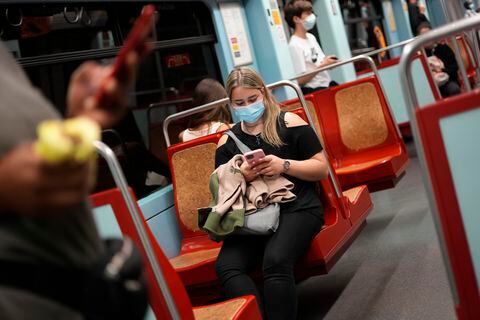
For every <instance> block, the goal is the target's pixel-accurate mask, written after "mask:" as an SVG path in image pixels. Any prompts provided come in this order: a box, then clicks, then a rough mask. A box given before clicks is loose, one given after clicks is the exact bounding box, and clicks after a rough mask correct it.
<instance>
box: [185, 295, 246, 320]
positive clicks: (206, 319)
mask: <svg viewBox="0 0 480 320" xmlns="http://www.w3.org/2000/svg"><path fill="white" fill-rule="evenodd" d="M247 302H248V300H247V299H246V298H242V297H240V298H236V299H232V300H228V301H225V302H221V303H216V304H213V305H210V306H204V307H197V308H194V309H193V315H194V316H195V319H196V320H227V319H234V318H235V316H236V314H237V313H238V312H239V311H240V309H241V308H242V307H243V306H244V305H245V304H246V303H247Z"/></svg>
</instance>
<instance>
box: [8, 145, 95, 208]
mask: <svg viewBox="0 0 480 320" xmlns="http://www.w3.org/2000/svg"><path fill="white" fill-rule="evenodd" d="M0 181H3V182H5V183H2V185H0V211H3V212H9V213H17V214H23V215H33V214H43V213H45V214H55V213H62V212H64V210H65V209H67V208H69V207H72V206H74V205H77V204H79V203H81V202H82V201H84V200H85V199H86V197H87V196H88V193H89V189H90V188H91V186H92V184H91V181H90V179H89V164H88V163H85V164H78V163H70V162H69V163H63V164H59V165H49V164H47V163H45V162H44V161H43V160H42V159H40V158H39V157H38V155H37V154H36V153H35V152H34V150H33V145H32V144H24V145H20V146H18V147H16V148H15V149H13V150H12V151H10V152H9V153H7V154H6V155H4V156H3V157H2V158H1V159H0Z"/></svg>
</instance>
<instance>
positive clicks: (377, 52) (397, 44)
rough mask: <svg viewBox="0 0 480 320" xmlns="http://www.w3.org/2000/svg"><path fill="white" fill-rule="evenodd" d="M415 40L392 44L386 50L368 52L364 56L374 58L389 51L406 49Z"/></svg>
mask: <svg viewBox="0 0 480 320" xmlns="http://www.w3.org/2000/svg"><path fill="white" fill-rule="evenodd" d="M413 40H415V38H410V39H407V40H404V41H402V42H398V43H395V44H392V45H390V46H388V47H385V48H380V49H377V50H373V51H370V52H366V53H364V54H362V55H364V56H369V57H371V56H374V55H376V54H379V53H382V52H384V51H389V50H392V49H396V48H399V47H404V46H405V45H407V44H409V43H410V42H412V41H413ZM356 57H358V56H356Z"/></svg>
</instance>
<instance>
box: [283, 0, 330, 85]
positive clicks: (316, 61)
mask: <svg viewBox="0 0 480 320" xmlns="http://www.w3.org/2000/svg"><path fill="white" fill-rule="evenodd" d="M316 19H317V17H316V16H315V14H314V13H313V11H312V3H311V2H309V1H290V2H289V3H287V5H286V6H285V20H286V21H287V23H288V25H289V26H290V27H291V28H292V29H294V32H293V35H292V37H291V38H290V42H289V43H288V45H289V47H290V55H291V56H292V61H293V66H294V68H295V74H296V75H300V74H303V73H308V72H312V71H315V70H317V69H318V68H321V67H325V66H328V65H330V64H333V63H335V62H338V59H337V58H336V57H335V56H333V55H330V56H325V54H324V53H323V50H322V48H320V45H319V44H318V41H317V39H315V36H314V35H313V34H311V33H309V32H308V31H310V30H312V28H313V27H314V26H315V21H316ZM298 84H299V85H300V86H301V87H302V91H303V93H304V94H308V93H311V92H314V91H317V90H321V89H325V88H328V87H330V86H333V85H336V83H335V81H332V79H331V78H330V75H329V74H328V72H327V71H322V72H318V73H315V74H313V75H306V76H303V77H301V78H299V79H298Z"/></svg>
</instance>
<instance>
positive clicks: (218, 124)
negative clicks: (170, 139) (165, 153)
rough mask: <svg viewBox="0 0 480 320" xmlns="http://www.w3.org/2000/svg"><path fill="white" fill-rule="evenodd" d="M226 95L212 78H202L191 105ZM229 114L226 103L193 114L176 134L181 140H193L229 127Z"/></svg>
mask: <svg viewBox="0 0 480 320" xmlns="http://www.w3.org/2000/svg"><path fill="white" fill-rule="evenodd" d="M226 97H227V92H226V91H225V88H223V86H222V85H221V84H220V83H219V82H218V81H217V80H214V79H209V78H207V79H203V80H202V81H200V82H199V83H198V84H197V86H196V87H195V91H194V92H193V105H194V106H196V107H198V106H201V105H204V104H207V103H209V102H213V101H217V100H221V99H223V98H226ZM230 121H231V116H230V112H229V111H228V107H227V105H226V104H225V105H222V106H218V107H216V108H215V109H212V110H210V111H208V112H206V113H204V114H203V115H198V114H197V115H194V116H192V117H190V119H189V121H188V128H187V129H185V130H183V131H182V132H180V134H179V135H178V137H179V139H180V141H181V142H185V141H189V140H193V139H196V138H199V137H203V136H206V135H209V134H212V133H215V132H220V131H224V130H227V129H229V128H230Z"/></svg>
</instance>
